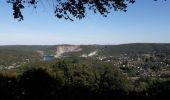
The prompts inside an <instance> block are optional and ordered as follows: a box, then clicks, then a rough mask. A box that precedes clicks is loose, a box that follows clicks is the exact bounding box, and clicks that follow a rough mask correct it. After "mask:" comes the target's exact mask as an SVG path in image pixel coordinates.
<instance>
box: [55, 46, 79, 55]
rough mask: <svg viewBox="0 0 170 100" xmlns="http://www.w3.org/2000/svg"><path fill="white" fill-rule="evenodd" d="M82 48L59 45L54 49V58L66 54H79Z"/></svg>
mask: <svg viewBox="0 0 170 100" xmlns="http://www.w3.org/2000/svg"><path fill="white" fill-rule="evenodd" d="M81 50H82V48H80V46H79V45H59V46H57V48H56V55H55V57H60V56H61V55H62V54H64V53H68V52H79V51H81Z"/></svg>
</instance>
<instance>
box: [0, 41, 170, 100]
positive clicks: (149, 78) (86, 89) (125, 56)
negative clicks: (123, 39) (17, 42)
mask: <svg viewBox="0 0 170 100" xmlns="http://www.w3.org/2000/svg"><path fill="white" fill-rule="evenodd" d="M56 47H57V46H1V47H0V68H1V69H0V100H95V99H101V100H112V99H115V100H121V99H123V100H135V99H138V100H160V99H165V100H166V99H168V98H169V97H170V52H169V51H170V45H169V44H124V45H81V46H79V47H77V46H76V49H77V48H78V49H79V50H77V51H76V50H75V51H76V52H73V50H71V52H66V53H63V54H62V55H61V56H60V57H58V58H54V59H52V60H50V61H44V60H42V56H43V55H48V54H50V55H52V54H54V53H56V52H57V50H58V51H59V50H61V49H62V50H65V49H68V47H67V48H65V47H64V49H63V46H62V48H60V49H56ZM12 48H13V49H12ZM24 48H26V49H24ZM69 48H73V49H74V47H72V46H71V47H69ZM80 48H81V49H80ZM55 50H56V51H55ZM37 51H44V52H45V53H44V54H40V53H39V52H37ZM66 51H68V50H66ZM94 51H96V52H97V53H96V52H95V53H96V54H95V53H94ZM91 52H92V53H91ZM60 53H61V52H60ZM89 53H91V54H93V55H89ZM82 54H88V55H89V56H85V57H82V56H81V55H82ZM11 64H12V65H11ZM13 64H15V65H16V66H17V65H19V66H18V67H16V66H14V67H11V66H13ZM3 67H4V68H3Z"/></svg>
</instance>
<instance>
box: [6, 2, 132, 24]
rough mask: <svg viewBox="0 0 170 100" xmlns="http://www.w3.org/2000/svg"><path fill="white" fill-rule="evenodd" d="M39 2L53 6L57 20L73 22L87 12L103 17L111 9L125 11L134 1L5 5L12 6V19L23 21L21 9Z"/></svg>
mask: <svg viewBox="0 0 170 100" xmlns="http://www.w3.org/2000/svg"><path fill="white" fill-rule="evenodd" d="M40 2H44V4H45V5H48V4H49V3H51V4H53V7H54V14H55V16H56V17H57V18H65V19H69V20H71V21H73V18H78V19H82V18H84V17H85V16H86V12H87V10H92V11H93V12H94V13H97V12H99V13H100V14H101V15H103V16H104V17H106V16H107V14H108V13H109V12H110V11H111V10H112V9H113V10H115V11H118V10H119V11H126V8H127V5H128V4H130V3H131V4H132V3H134V2H135V0H7V3H9V4H11V5H12V9H13V15H14V18H15V19H18V20H19V21H21V20H23V15H22V12H21V9H24V8H25V7H28V6H33V7H34V8H36V7H37V6H38V4H39V3H40Z"/></svg>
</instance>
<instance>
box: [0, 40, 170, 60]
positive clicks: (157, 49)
mask: <svg viewBox="0 0 170 100" xmlns="http://www.w3.org/2000/svg"><path fill="white" fill-rule="evenodd" d="M69 49H70V50H69ZM74 49H75V50H74ZM37 51H42V52H43V53H44V54H49V55H56V53H57V52H59V53H60V54H63V55H65V56H81V55H83V54H87V55H88V54H89V53H92V52H94V51H96V52H97V54H98V55H107V56H108V55H110V56H114V55H120V54H138V53H168V54H170V43H167V44H164V43H133V44H121V45H79V46H78V45H44V46H43V45H28V46H27V45H11V46H10V45H8V46H0V58H2V55H6V56H11V55H14V54H15V56H17V54H18V56H19V55H29V54H30V55H36V56H37V55H39V53H38V52H37ZM75 51H76V52H75ZM39 56H40V55H39Z"/></svg>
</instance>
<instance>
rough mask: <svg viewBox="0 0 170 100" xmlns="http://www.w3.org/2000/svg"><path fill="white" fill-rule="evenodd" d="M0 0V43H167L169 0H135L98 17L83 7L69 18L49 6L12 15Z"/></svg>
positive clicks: (168, 38)
mask: <svg viewBox="0 0 170 100" xmlns="http://www.w3.org/2000/svg"><path fill="white" fill-rule="evenodd" d="M5 1H6V0H0V12H1V16H0V45H56V44H124V43H170V11H169V10H170V6H169V5H170V0H167V1H166V2H165V1H164V0H158V1H156V2H155V1H154V0H136V3H134V4H129V5H128V8H127V10H128V11H127V12H120V11H116V12H115V11H112V12H111V13H110V14H108V16H107V17H106V18H105V17H102V16H101V15H99V14H93V13H92V12H90V11H87V14H86V18H84V19H82V20H78V19H75V20H74V21H73V22H72V21H69V20H64V19H58V18H57V17H55V16H54V13H53V9H52V7H51V6H50V5H49V6H43V5H44V4H41V5H40V6H38V8H37V9H34V8H31V7H30V8H26V9H24V10H22V12H23V15H24V20H23V21H21V22H18V21H17V20H16V19H14V18H13V15H12V7H11V5H9V4H7V3H5Z"/></svg>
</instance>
